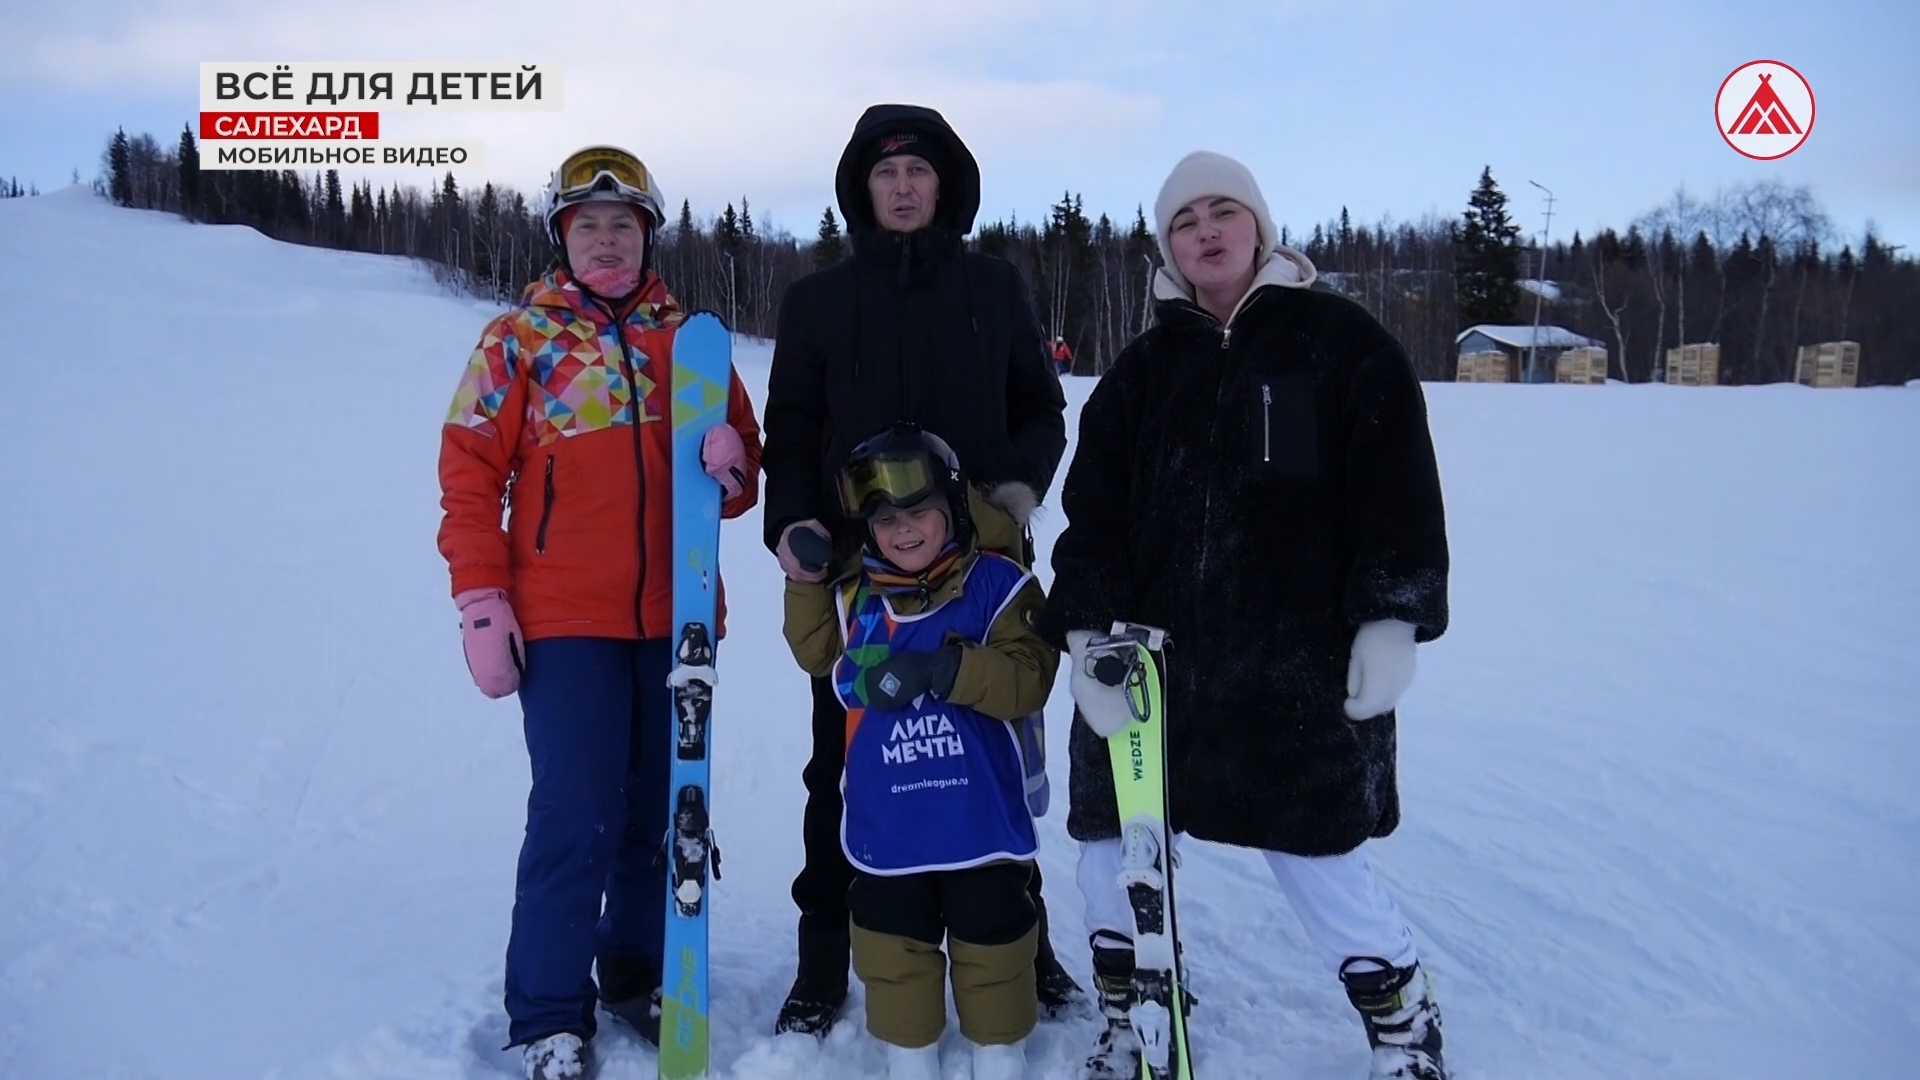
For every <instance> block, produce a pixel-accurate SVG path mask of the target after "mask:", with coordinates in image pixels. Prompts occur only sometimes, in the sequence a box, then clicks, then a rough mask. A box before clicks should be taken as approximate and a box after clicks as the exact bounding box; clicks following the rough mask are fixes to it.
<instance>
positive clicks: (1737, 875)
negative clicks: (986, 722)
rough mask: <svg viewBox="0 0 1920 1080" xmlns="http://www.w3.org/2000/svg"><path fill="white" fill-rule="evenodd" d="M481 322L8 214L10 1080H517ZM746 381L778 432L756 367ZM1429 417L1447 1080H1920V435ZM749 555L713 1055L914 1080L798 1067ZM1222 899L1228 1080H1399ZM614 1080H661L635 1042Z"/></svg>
mask: <svg viewBox="0 0 1920 1080" xmlns="http://www.w3.org/2000/svg"><path fill="white" fill-rule="evenodd" d="M489 311H490V309H489V308H488V307H487V306H485V305H480V304H476V303H472V302H466V301H460V300H455V299H452V298H449V297H447V296H446V295H444V294H442V293H440V292H438V291H437V290H436V289H435V288H434V287H433V285H432V283H431V282H430V281H429V280H427V279H426V278H425V277H424V276H423V275H422V274H421V273H419V272H418V271H416V270H414V269H412V268H410V267H408V266H406V265H404V264H402V263H400V262H398V261H396V260H391V259H384V258H379V257H373V256H365V255H356V254H344V253H334V252H324V251H316V250H311V249H302V248H296V247H291V246H287V245H282V244H277V243H273V242H271V241H268V240H265V239H263V238H261V237H260V236H259V235H257V234H255V233H253V232H252V231H250V230H247V229H242V228H231V227H210V226H191V225H187V224H183V223H181V222H179V221H177V220H174V219H171V218H168V217H166V216H163V215H158V214H152V213H142V212H134V211H127V210H119V209H115V208H112V207H110V206H107V205H105V204H104V203H102V202H100V201H98V200H96V199H94V198H93V197H92V196H90V195H87V194H85V193H83V192H78V191H68V192H62V193H59V194H55V195H50V196H44V197H40V198H28V199H16V200H6V201H0V320H3V321H4V323H5V325H6V326H7V331H8V333H7V340H8V352H7V355H6V358H5V360H4V361H0V364H4V372H5V378H6V387H7V399H8V402H9V404H10V405H11V408H10V410H9V413H10V417H9V422H8V423H7V424H5V425H4V426H0V453H4V456H5V457H6V458H7V459H8V460H9V461H10V462H12V467H11V468H10V469H9V470H8V479H7V481H6V488H5V491H6V499H5V502H6V511H5V513H4V515H0V565H4V566H5V567H6V573H5V574H4V576H3V577H0V646H3V648H0V674H3V676H4V678H3V680H0V682H3V683H4V693H0V1075H5V1076H7V1077H19V1078H22V1080H26V1078H32V1080H104V1078H122V1080H144V1078H174V1077H180V1078H190V1080H239V1078H255V1077H274V1078H278V1080H312V1078H331V1077H341V1078H345V1077H355V1078H360V1077H367V1078H385V1077H393V1078H403V1077H404V1078H408V1080H422V1078H436V1080H438V1078H446V1080H455V1078H469V1077H471V1078H481V1077H498V1076H504V1075H507V1073H505V1072H503V1071H502V1070H503V1068H505V1067H506V1066H503V1065H502V1062H503V1061H505V1060H506V1058H504V1057H503V1056H502V1055H499V1054H497V1053H495V1052H494V1049H495V1048H496V1047H498V1046H499V1045H500V1044H501V1043H502V1042H504V1031H505V1020H504V1017H503V1016H502V1015H501V1014H500V996H501V974H500V966H501V958H502V955H503V952H504V948H505V941H506V932H507V915H508V910H509V907H510V905H511V902H512V887H513V865H514V857H515V853H516V852H517V850H518V845H519V841H520V829H521V824H522V820H523V818H522V814H523V809H524V800H525V796H526V787H527V763H526V759H525V753H524V749H523V747H522V743H521V734H520V727H519V713H518V710H517V707H516V706H515V704H514V703H513V702H512V701H511V700H509V701H504V702H489V701H487V700H486V699H484V698H483V697H481V696H480V694H479V693H478V692H477V691H475V690H474V689H473V687H472V685H471V683H470V682H469V680H468V676H467V672H466V669H465V666H464V664H463V662H462V659H461V654H460V645H459V635H458V630H457V621H456V618H455V614H454V612H453V609H452V606H451V603H450V601H449V600H448V597H447V587H446V575H445V568H444V565H443V564H442V562H441V560H440V557H439V555H438V553H437V552H436V551H435V550H434V529H435V527H436V525H437V523H438V519H439V509H438V506H437V499H438V488H437V484H436V480H435V465H434V460H435V451H436V446H437V439H438V430H437V428H438V425H439V423H440V421H441V419H442V417H443V415H444V412H445V409H446V405H447V402H448V400H449V399H450V396H451V394H452V391H453V387H454V381H455V379H456V378H457V375H458V372H459V369H460V366H461V364H462V362H463V361H464V359H465V358H466V355H467V352H468V351H469V349H470V348H471V347H472V345H473V341H474V338H475V336H476V335H477V333H478V331H479V329H480V326H481V325H482V323H483V322H484V320H485V318H486V317H487V315H488V314H489ZM741 362H742V366H743V370H744V374H745V377H746V378H747V380H748V383H749V385H750V386H751V387H752V389H753V392H754V395H755V400H756V402H757V403H759V402H763V393H762V391H763V388H764V383H765V378H766V366H767V362H768V352H767V348H766V346H765V345H764V344H758V345H746V346H743V349H742V360H741ZM1092 385H1093V384H1092V382H1091V380H1083V379H1072V380H1069V395H1070V398H1071V400H1072V403H1073V407H1074V409H1075V411H1076V412H1077V410H1078V407H1079V405H1080V404H1081V403H1082V402H1084V400H1085V398H1086V395H1087V393H1088V392H1089V391H1090V389H1091V387H1092ZM1428 396H1429V402H1430V406H1431V410H1432V414H1433V423H1434V428H1435V432H1436V438H1437V440H1438V445H1439V453H1440V461H1441V468H1442V472H1443V476H1444V481H1445V484H1446V493H1447V500H1448V504H1447V509H1448V514H1449V518H1450V523H1451V530H1452V544H1453V551H1454V559H1455V575H1454V578H1453V592H1452V597H1453V608H1454V624H1453V629H1452V631H1451V632H1450V633H1449V634H1448V635H1447V636H1446V637H1445V638H1444V639H1442V640H1441V641H1440V642H1438V643H1436V644H1434V645H1432V646H1429V647H1428V648H1426V649H1424V650H1423V652H1422V654H1421V669H1420V675H1419V678H1418V679H1417V681H1416V682H1415V684H1414V687H1413V690H1412V692H1411V693H1410V694H1409V696H1408V699H1407V701H1406V702H1405V703H1404V706H1403V715H1402V729H1401V730H1402V735H1401V742H1402V756H1401V776H1402V790H1403V799H1404V803H1405V817H1406V822H1405V824H1404V826H1403V827H1402V829H1401V830H1400V832H1399V833H1398V834H1396V835H1395V836H1394V837H1393V838H1391V839H1389V840H1387V841H1384V842H1382V843H1381V844H1379V845H1378V849H1377V860H1378V862H1379V865H1380V866H1381V868H1382V871H1383V873H1384V875H1385V876H1386V878H1387V879H1388V882H1389V885H1390V887H1391V888H1393V889H1394V891H1395V892H1396V894H1397V895H1398V896H1399V897H1400V898H1401V900H1402V903H1403V905H1404V906H1405V908H1406V910H1407V912H1408V914H1409V916H1410V918H1411V919H1412V920H1413V921H1414V926H1415V932H1416V935H1417V936H1418V938H1419V941H1420V945H1421V948H1422V950H1423V953H1424V956H1425V958H1426V960H1427V963H1428V965H1429V967H1430V968H1431V970H1432V973H1433V977H1434V980H1435V983H1436V987H1437V989H1438V992H1439V995H1440V1001H1441V1005H1442V1009H1443V1012H1444V1013H1445V1016H1446V1022H1447V1034H1448V1043H1449V1047H1448V1049H1449V1057H1450V1059H1451V1060H1452V1061H1453V1063H1454V1065H1455V1069H1456V1075H1457V1076H1458V1077H1459V1078H1461V1080H1496V1078H1499V1080H1507V1078H1513V1080H1520V1078H1539V1077H1563V1078H1569V1080H1584V1078H1600V1077H1609V1078H1611V1077H1634V1078H1652V1077H1671V1078H1676V1080H1679V1078H1685V1080H1708V1078H1714V1080H1718V1078H1722V1077H1727V1076H1740V1077H1743V1078H1745V1080H1774V1078H1778V1080H1786V1078H1794V1080H1799V1078H1804V1077H1828V1076H1831V1077H1838V1076H1848V1075H1871V1076H1876V1077H1892V1076H1914V1075H1920V1069H1916V1067H1914V1066H1913V1065H1912V1062H1913V1061H1914V1050H1913V1048H1914V1046H1915V1045H1916V1044H1920V1006H1916V1004H1915V1002H1916V1001H1920V916H1916V912H1920V900H1916V897H1920V857H1917V856H1920V840H1916V836H1917V835H1920V784H1916V783H1915V781H1914V777H1915V775H1916V774H1920V705H1916V702H1920V620H1916V618H1915V616H1916V614H1917V613H1920V560H1916V559H1915V557H1914V552H1915V551H1916V550H1920V473H1917V472H1916V468H1915V465H1916V463H1920V395H1916V394H1914V393H1911V392H1910V391H1907V390H1904V389H1895V390H1860V391H1809V390H1804V389H1801V388H1797V387H1785V386H1782V387H1768V388H1756V389H1709V390H1699V389H1683V388H1676V387H1665V386H1631V387H1629V386H1618V385H1612V386H1607V387H1574V386H1525V387H1522V386H1511V387H1510V386H1500V385H1433V386H1430V387H1429V388H1428ZM1070 452H1071V451H1070ZM1060 524H1061V523H1060V521H1059V518H1058V516H1057V515H1055V516H1054V517H1052V518H1050V519H1047V520H1044V521H1043V522H1042V523H1041V527H1042V535H1041V546H1042V573H1043V576H1044V575H1045V572H1046V571H1045V553H1046V551H1047V550H1048V549H1050V547H1051V543H1052V539H1053V537H1054V536H1055V535H1056V534H1057V532H1058V529H1059V528H1060ZM723 543H724V554H723V559H724V563H723V565H724V566H725V567H726V570H727V573H728V579H729V586H730V588H729V590H728V592H729V599H730V601H731V603H732V606H733V609H734V611H735V612H736V613H737V614H736V615H735V616H734V618H733V619H731V620H730V623H731V627H732V633H731V635H730V637H729V643H730V645H731V647H732V650H733V651H732V653H731V656H730V657H723V658H722V664H723V670H722V674H723V680H722V685H721V688H720V690H719V694H718V697H717V704H716V727H715V733H716V761H715V766H714V776H715V798H716V813H715V821H714V824H715V828H716V830H717V833H718V835H719V838H720V842H721V845H722V846H723V848H724V849H725V851H726V877H725V878H724V879H723V881H722V882H721V883H720V885H719V886H717V888H716V893H715V897H716V899H715V915H714V918H715V927H716V931H715V951H716V959H715V973H714V987H715V1005H714V1008H715V1024H714V1032H715V1034H714V1044H715V1060H716V1063H717V1064H718V1065H719V1066H721V1067H722V1068H723V1069H724V1070H725V1072H726V1075H728V1076H732V1077H738V1078H742V1080H749V1078H750V1080H781V1078H801V1077H819V1078H823V1080H843V1078H847V1077H858V1076H863V1075H876V1074H877V1072H878V1070H879V1067H880V1063H881V1060H882V1054H881V1050H880V1048H879V1046H878V1044H877V1043H875V1042H874V1041H873V1040H872V1039H871V1038H870V1037H868V1036H867V1035H866V1034H865V1033H864V1031H863V1030H861V1025H860V1023H859V1021H858V1015H859V1013H858V1006H857V1002H856V1004H855V1006H854V1011H853V1017H854V1019H853V1020H852V1021H851V1022H848V1023H845V1024H843V1025H842V1026H841V1027H840V1028H839V1029H838V1030H837V1031H836V1032H835V1033H834V1035H833V1036H832V1037H831V1038H830V1039H829V1040H828V1041H827V1042H826V1043H825V1044H824V1045H823V1046H819V1047H815V1046H813V1045H810V1044H807V1045H799V1046H792V1045H785V1044H776V1043H774V1042H773V1041H772V1040H771V1039H770V1038H769V1037H768V1036H767V1035H766V1032H767V1031H768V1030H769V1029H770V1027H771V1024H772V1021H773V1015H774V1011H775V1009H776V1007H777V1004H778V1002H779V999H780V996H781V995H782V994H783V993H784V991H785V988H786V984H787V981H788V980H789V978H790V977H791V964H792V954H791V950H792V927H793V923H794V911H793V908H792V905H791V902H790V901H789V899H788V897H787V887H788V883H789V882H790V881H791V879H792V877H793V874H794V873H795V871H796V870H797V869H798V868H799V865H800V835H799V816H800V806H801V804H802V800H803V791H802V788H801V784H800V767H801V764H802V763H803V762H804V760H805V757H806V753H807V747H808V731H807V720H806V705H805V695H806V683H805V679H804V677H803V676H802V675H801V673H800V672H799V671H798V670H797V669H796V668H795V667H794V665H793V663H792V661H791V659H790V658H789V657H788V656H787V654H786V650H785V646H784V644H783V643H782V641H781V638H780V634H779V627H778V620H779V578H778V570H777V567H776V566H775V564H774V562H773V560H772V558H771V557H770V556H768V555H767V553H766V552H765V550H764V549H763V548H762V547H761V546H760V543H759V518H758V514H757V512H756V513H755V514H754V515H752V516H750V517H748V518H747V519H744V520H742V521H739V522H736V523H731V524H729V525H728V526H727V528H726V530H725V533H724V541H723ZM729 669H730V670H732V671H734V672H737V673H741V674H742V675H746V676H749V677H736V678H733V679H731V680H728V679H726V678H725V677H724V676H725V673H726V671H727V670H729ZM1068 715H1069V704H1068V698H1067V694H1066V688H1065V685H1064V677H1063V680H1062V685H1061V686H1059V687H1058V689H1057V692H1056V694H1055V698H1054V702H1053V707H1052V710H1051V716H1052V720H1053V723H1052V725H1051V731H1050V736H1051V745H1052V763H1053V764H1052V767H1053V769H1054V775H1055V783H1056V791H1059V792H1062V794H1061V795H1060V796H1059V797H1058V798H1056V801H1055V810H1054V813H1053V815H1052V816H1050V817H1049V818H1048V819H1047V820H1046V821H1045V822H1044V823H1043V830H1044V831H1043V839H1044V842H1045V844H1046V851H1045V856H1044V858H1045V864H1044V865H1045V869H1046V874H1047V880H1048V892H1049V897H1050V900H1051V905H1052V910H1053V913H1054V940H1055V942H1056V944H1057V945H1058V946H1059V948H1060V950H1061V952H1062V954H1063V956H1064V957H1065V958H1066V960H1067V961H1068V963H1069V965H1070V966H1071V967H1072V968H1074V969H1075V971H1076V972H1077V973H1078V974H1079V975H1080V976H1081V978H1082V979H1083V980H1084V979H1085V977H1086V965H1087V961H1088V956H1087V947H1086V942H1085V938H1084V934H1083V932H1082V927H1081V923H1080V912H1079V907H1078V903H1077V897H1076V895H1075V893H1074V891H1073V888H1072V882H1073V873H1072V867H1073V856H1072V847H1071V844H1070V843H1069V842H1068V840H1067V838H1066V836H1065V831H1064V817H1065V814H1064V787H1065V769H1066V759H1065V753H1066V734H1067V732H1066V724H1067V719H1068ZM1180 884H1181V890H1182V892H1181V896H1182V902H1183V904H1184V905H1185V906H1184V907H1183V917H1182V925H1183V929H1184V930H1186V931H1187V933H1188V934H1189V939H1188V942H1187V945H1188V949H1187V953H1188V960H1189V963H1190V965H1191V967H1192V969H1193V971H1194V982H1195V989H1196V992H1197V993H1198V994H1199V996H1200V998H1201V1002H1202V1003H1201V1006H1200V1009H1199V1011H1198V1012H1197V1013H1196V1014H1195V1016H1194V1039H1195V1044H1196V1047H1197V1055H1198V1056H1197V1069H1198V1072H1199V1074H1200V1075H1201V1076H1203V1077H1205V1078H1206V1080H1225V1078H1240V1077H1247V1078H1255V1077H1258V1078H1266V1077H1287V1078H1298V1080H1357V1078H1358V1077H1361V1076H1363V1075H1364V1074H1365V1068H1366V1064H1365V1063H1366V1057H1367V1055H1366V1050H1365V1041H1364V1037H1363V1035H1362V1033H1361V1030H1360V1027H1359V1024H1358V1021H1357V1020H1356V1019H1355V1017H1354V1016H1353V1015H1352V1013H1351V1011H1350V1010H1349V1009H1348V1007H1347V1005H1346V1002H1345V999H1344V997H1343V996H1342V994H1341V992H1340V989H1339V987H1338V985H1337V983H1336V982H1335V981H1334V980H1333V979H1332V978H1331V977H1330V976H1328V975H1326V974H1325V973H1324V972H1322V971H1321V970H1319V969H1318V967H1317V965H1316V963H1315V962H1314V960H1313V958H1312V957H1311V955H1310V954H1309V952H1308V950H1307V948H1306V946H1305V942H1304V939H1303V936H1302V934H1301V931H1300V928H1299V925H1298V923H1297V921H1296V920H1295V919H1294V917H1293V915H1292V914H1291V912H1290V911H1288V910H1287V908H1286V906H1285V903H1284V901H1283V900H1281V899H1280V897H1279V895H1278V894H1277V892H1276V891H1275V890H1274V889H1273V887H1272V885H1271V882H1270V880H1269V879H1268V878H1267V876H1266V872H1265V870H1264V868H1263V867H1262V866H1261V864H1260V863H1259V862H1258V860H1257V859H1256V858H1254V857H1253V856H1251V855H1249V854H1248V853H1245V852H1239V851H1233V850H1227V849H1220V848H1209V847H1206V846H1204V845H1193V846H1190V847H1189V848H1188V849H1187V858H1186V863H1185V872H1184V875H1183V876H1182V878H1181V879H1180ZM856 993H857V991H856ZM1095 1025H1096V1022H1094V1021H1091V1020H1085V1021H1075V1022H1071V1023H1066V1024H1053V1025H1043V1027H1042V1028H1041V1030H1040V1031H1039V1032H1038V1033H1037V1034H1036V1036H1035V1039H1034V1042H1033V1046H1032V1051H1031V1054H1030V1057H1031V1060H1032V1061H1033V1062H1034V1063H1035V1066H1036V1067H1035V1069H1034V1075H1035V1076H1037V1077H1038V1076H1044V1077H1053V1078H1063V1080H1064V1078H1067V1077H1071V1076H1072V1075H1073V1066H1074V1063H1075V1062H1077V1060H1078V1059H1079V1057H1080V1056H1081V1054H1082V1053H1083V1052H1084V1049H1085V1047H1086V1046H1087V1044H1088V1043H1089V1042H1090V1040H1091V1039H1092V1036H1093V1034H1094V1031H1095ZM947 1038H948V1040H949V1042H950V1043H953V1042H955V1041H957V1039H958V1035H957V1033H956V1032H954V1031H952V1030H951V1029H950V1030H949V1034H948V1036H947ZM603 1057H604V1058H605V1061H606V1063H605V1066H604V1068H603V1070H602V1073H601V1075H603V1076H606V1077H610V1078H614V1080H642V1078H651V1077H652V1076H653V1069H654V1063H653V1058H652V1056H651V1054H650V1053H648V1052H647V1051H646V1050H645V1049H644V1048H643V1047H642V1046H641V1045H640V1044H638V1043H637V1042H634V1041H632V1040H630V1039H627V1038H625V1037H624V1036H622V1035H619V1034H618V1033H617V1032H616V1033H614V1034H612V1035H610V1036H609V1038H608V1039H607V1040H606V1041H605V1043H604V1050H603ZM959 1060H960V1059H959V1058H958V1056H957V1055H951V1054H950V1055H949V1060H948V1068H949V1070H950V1073H949V1075H956V1073H955V1072H954V1070H957V1069H959V1068H960V1065H959ZM1901 1062H1906V1063H1907V1064H1905V1065H1902V1064H1900V1063H1901Z"/></svg>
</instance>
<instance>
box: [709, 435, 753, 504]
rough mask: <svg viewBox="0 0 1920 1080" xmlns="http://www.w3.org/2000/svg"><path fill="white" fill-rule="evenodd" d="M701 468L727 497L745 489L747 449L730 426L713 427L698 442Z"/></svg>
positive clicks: (737, 494)
mask: <svg viewBox="0 0 1920 1080" xmlns="http://www.w3.org/2000/svg"><path fill="white" fill-rule="evenodd" d="M700 467H701V468H703V469H705V470H706V471H707V475H708V476H711V477H713V478H714V479H715V480H718V481H719V482H720V488H721V490H722V491H725V492H726V494H727V498H729V499H732V498H736V497H738V496H739V494H740V493H741V492H742V491H745V490H746V489H747V447H746V444H745V443H743V442H741V441H740V433H739V432H737V431H735V430H733V425H732V424H715V425H713V426H712V427H710V428H708V429H707V434H706V435H705V436H704V437H703V438H702V439H701V440H700Z"/></svg>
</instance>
